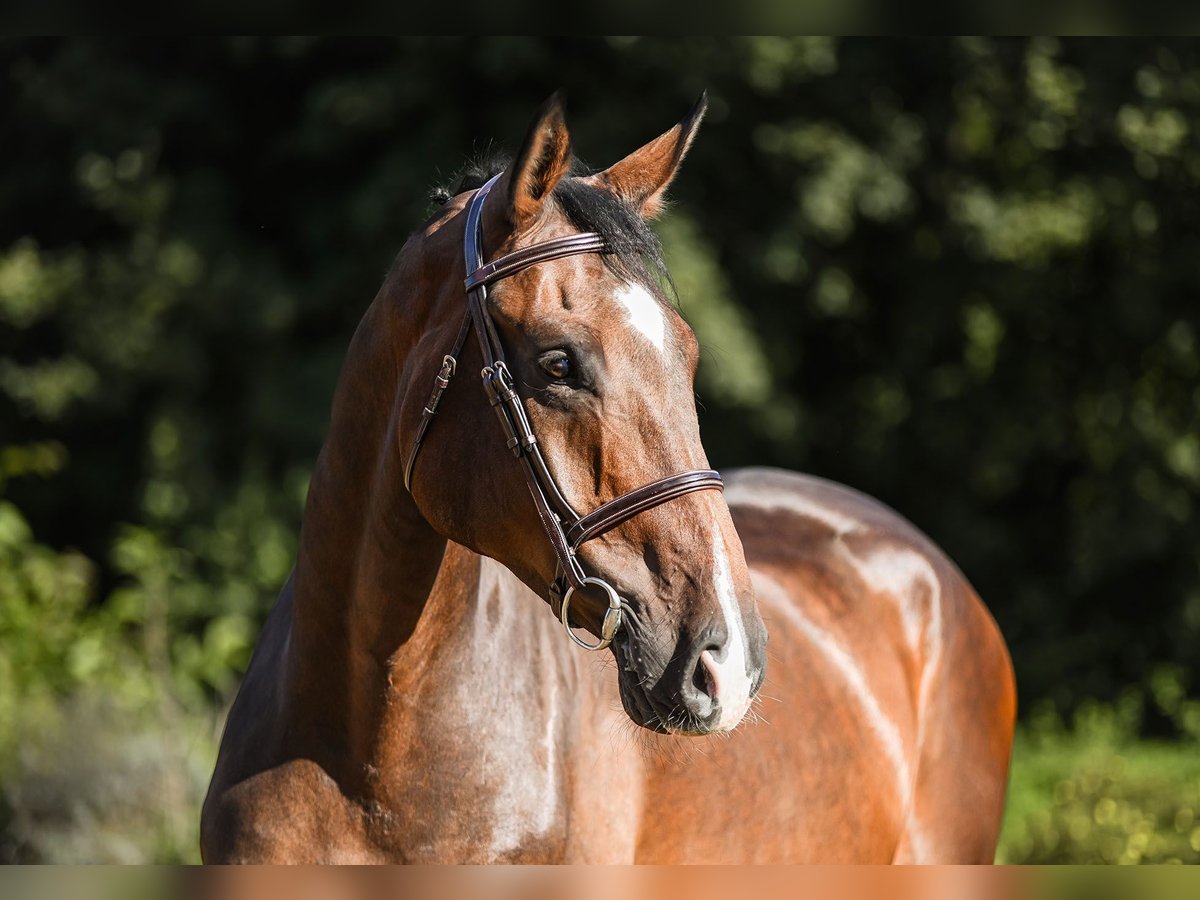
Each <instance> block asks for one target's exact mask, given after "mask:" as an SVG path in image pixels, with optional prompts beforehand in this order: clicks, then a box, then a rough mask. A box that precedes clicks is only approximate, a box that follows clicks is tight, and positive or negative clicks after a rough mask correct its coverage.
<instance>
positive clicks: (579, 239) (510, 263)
mask: <svg viewBox="0 0 1200 900" xmlns="http://www.w3.org/2000/svg"><path fill="white" fill-rule="evenodd" d="M606 249H607V245H606V244H605V242H604V238H602V237H601V236H600V235H598V234H594V233H592V232H584V233H582V234H571V235H567V236H566V237H561V238H555V239H554V240H552V241H544V242H543V243H541V244H534V245H533V246H532V247H523V248H522V249H520V250H514V251H513V252H512V253H506V254H505V255H504V256H502V257H500V258H499V259H496V260H493V261H492V262H490V263H487V264H486V265H481V266H479V267H478V268H477V269H475V271H474V272H472V273H471V274H470V275H468V276H467V280H466V282H465V283H466V286H467V290H468V291H473V290H475V289H476V288H478V287H485V286H487V285H489V284H491V283H492V282H494V281H499V280H500V279H501V278H507V277H508V276H509V275H515V274H516V273H517V272H520V271H521V270H522V269H528V268H529V267H530V266H532V265H535V264H536V263H542V262H549V261H550V260H552V259H561V258H562V257H564V256H574V255H575V254H577V253H603V252H604V251H605V250H606Z"/></svg>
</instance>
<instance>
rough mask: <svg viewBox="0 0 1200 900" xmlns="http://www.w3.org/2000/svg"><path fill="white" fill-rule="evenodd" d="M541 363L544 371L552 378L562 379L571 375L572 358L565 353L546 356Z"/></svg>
mask: <svg viewBox="0 0 1200 900" xmlns="http://www.w3.org/2000/svg"><path fill="white" fill-rule="evenodd" d="M539 365H541V367H542V371H543V372H545V373H546V374H547V375H549V376H550V377H551V378H556V379H558V380H559V381H562V380H564V379H566V378H570V377H571V358H570V357H569V356H567V355H566V354H565V353H557V354H554V355H553V356H545V357H543V358H542V359H541V360H540V362H539Z"/></svg>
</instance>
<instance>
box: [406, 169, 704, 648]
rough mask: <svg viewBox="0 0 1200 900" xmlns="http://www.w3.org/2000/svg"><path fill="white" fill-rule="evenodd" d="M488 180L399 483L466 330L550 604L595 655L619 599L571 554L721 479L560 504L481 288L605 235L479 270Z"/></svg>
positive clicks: (669, 483)
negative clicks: (579, 622) (541, 544)
mask: <svg viewBox="0 0 1200 900" xmlns="http://www.w3.org/2000/svg"><path fill="white" fill-rule="evenodd" d="M499 177H500V176H499V175H496V176H494V177H493V178H492V179H491V180H490V181H488V182H487V183H486V184H485V185H483V186H482V187H481V188H479V189H478V190H477V191H476V192H475V196H474V197H472V198H471V203H470V205H469V206H468V207H467V228H466V235H465V237H464V239H463V250H464V253H465V257H466V270H467V272H468V273H469V274H468V275H467V278H466V282H465V284H466V289H467V312H466V314H465V315H464V317H463V322H462V326H461V327H460V328H459V330H458V337H457V338H456V339H455V341H454V346H453V348H452V349H451V350H450V352H449V353H447V354H446V355H445V356H443V357H442V364H441V368H440V369H439V371H438V373H437V375H435V376H434V379H433V391H432V392H431V393H430V395H429V401H428V402H427V403H426V404H425V409H424V410H423V411H422V414H421V423H420V425H419V426H418V428H417V436H416V439H415V440H414V442H413V445H412V450H411V451H409V456H408V464H407V465H406V466H405V469H404V486H405V487H406V488H408V489H409V490H411V487H410V485H411V482H412V473H413V467H414V466H415V465H416V462H417V453H418V452H419V451H420V449H421V442H422V441H423V440H424V438H425V434H426V432H427V431H428V430H429V425H430V423H431V422H432V421H433V418H434V416H436V415H437V409H438V404H439V403H440V402H441V399H442V394H443V393H444V392H445V390H446V388H448V387H449V386H450V380H451V379H452V378H453V377H454V373H455V370H456V368H457V367H458V360H459V356H460V354H461V353H462V348H463V344H464V343H465V342H466V339H467V333H468V332H469V331H471V330H472V328H474V331H475V335H476V337H478V339H479V349H480V351H481V352H482V353H483V371H482V376H483V389H484V392H485V393H486V394H487V397H488V401H489V402H490V403H491V405H492V408H493V409H495V411H496V416H497V418H498V419H499V420H500V427H501V428H502V429H503V431H504V436H505V439H506V440H507V442H508V448H509V450H511V451H512V454H513V456H515V457H516V458H517V459H518V460H520V461H521V471H522V472H523V473H524V475H525V483H526V484H527V485H528V487H529V493H530V495H531V496H532V497H533V503H534V506H535V507H536V508H537V513H538V518H539V519H541V522H542V527H543V528H544V529H545V531H546V537H547V538H549V540H550V544H551V546H553V548H554V553H555V556H557V557H558V570H557V572H556V574H555V578H554V582H553V583H552V584H551V585H550V599H551V607H552V608H553V609H554V612H555V614H556V615H557V616H558V617H559V619H560V620H561V621H562V623H563V626H564V627H565V628H566V631H567V634H568V635H569V636H570V638H571V640H573V641H574V642H575V643H576V644H578V645H579V646H581V647H583V648H585V649H587V650H602V649H604V648H605V647H607V646H608V645H609V644H611V643H612V640H613V638H614V637H615V636H616V634H617V631H618V630H619V629H620V627H621V598H620V596H619V595H618V594H617V592H616V590H614V589H613V587H612V585H610V584H609V583H608V582H606V581H604V580H603V579H601V578H595V577H589V576H588V575H586V574H585V573H584V571H583V568H582V566H581V565H580V563H579V559H578V557H577V555H576V554H577V552H578V550H579V548H580V546H581V545H582V544H584V543H585V542H586V541H590V540H592V539H593V538H597V537H600V536H601V535H602V534H605V533H607V532H609V531H611V530H612V529H614V528H616V527H617V526H618V525H620V524H622V523H623V522H627V521H628V520H629V519H632V518H633V517H634V516H636V515H639V514H640V513H643V512H645V511H646V510H648V509H653V508H654V507H656V506H660V505H662V504H663V503H667V502H669V501H671V500H675V499H676V498H678V497H682V496H684V495H685V494H690V493H692V492H694V491H703V490H710V489H715V490H722V489H723V485H722V483H721V476H720V475H718V474H717V473H716V472H715V471H714V470H712V469H694V470H691V471H687V472H680V473H678V474H676V475H669V476H667V477H666V478H660V479H659V480H658V481H653V482H651V483H650V484H646V485H643V486H642V487H640V488H636V489H634V490H632V491H630V492H629V493H627V494H622V495H621V496H620V497H617V498H615V499H613V500H610V501H608V502H607V503H604V504H602V505H601V506H599V507H597V508H596V509H594V510H592V511H591V512H590V513H588V514H587V515H584V516H581V515H579V514H578V513H577V512H575V510H574V509H573V508H572V507H571V504H570V503H568V502H567V499H566V497H564V496H563V494H562V491H560V490H559V489H558V485H557V484H556V483H555V481H554V477H553V476H552V475H551V474H550V470H549V468H548V467H547V466H546V460H545V457H543V456H542V451H541V447H540V445H539V444H538V441H537V438H536V437H535V436H534V433H533V428H532V427H531V426H530V423H529V417H528V416H527V415H526V413H525V406H524V404H523V403H522V402H521V398H520V396H519V395H518V394H517V391H516V385H515V383H514V381H513V376H512V372H511V371H509V368H508V365H507V363H506V362H505V360H504V348H503V346H502V344H501V343H500V335H499V333H498V332H497V331H496V325H495V323H494V322H493V321H492V316H491V313H490V312H489V311H488V305H487V288H488V285H490V284H493V283H495V282H497V281H499V280H500V279H502V278H507V277H508V276H510V275H513V274H515V273H517V272H520V271H521V270H522V269H527V268H529V267H530V266H533V265H537V264H538V263H543V262H548V261H550V260H553V259H561V258H562V257H564V256H573V255H575V254H578V253H605V252H608V248H607V245H606V244H605V241H604V238H603V237H602V236H600V235H598V234H593V233H583V234H573V235H570V236H568V237H562V238H556V239H554V240H550V241H545V242H543V243H540V244H534V245H533V246H531V247H525V248H522V249H520V250H514V251H513V252H512V253H508V254H506V255H504V256H502V257H500V258H499V259H496V260H493V261H492V262H490V263H487V264H486V265H485V264H484V262H483V205H484V201H485V200H486V199H487V196H488V193H489V192H490V191H491V189H492V186H493V185H494V184H495V183H496V181H497V179H499ZM587 585H592V586H594V587H597V588H599V589H600V590H602V591H603V592H604V594H605V596H606V597H607V599H608V608H607V609H606V610H605V611H604V619H603V622H602V624H601V627H600V640H599V641H597V642H596V643H588V642H587V641H584V640H583V639H582V638H580V637H579V636H578V635H577V634H576V633H575V631H574V630H573V629H572V627H571V624H570V605H571V598H572V596H573V595H574V594H575V592H576V591H577V590H580V589H581V588H583V587H585V586H587Z"/></svg>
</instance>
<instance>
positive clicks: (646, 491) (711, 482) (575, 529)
mask: <svg viewBox="0 0 1200 900" xmlns="http://www.w3.org/2000/svg"><path fill="white" fill-rule="evenodd" d="M724 489H725V485H724V483H723V482H722V481H721V476H720V475H718V474H717V473H716V472H715V471H714V470H713V469H696V470H694V471H691V472H681V473H680V474H678V475H669V476H667V477H666V478H660V479H659V480H658V481H652V482H650V484H646V485H643V486H642V487H640V488H636V489H635V490H632V491H630V492H629V493H628V494H622V495H621V496H620V497H617V498H616V499H613V500H609V501H608V502H607V503H605V504H604V505H603V506H599V507H597V508H596V509H594V510H592V511H591V512H590V513H588V514H587V515H586V516H584V517H583V518H582V519H580V520H579V521H578V522H576V523H575V524H574V525H572V526H571V527H570V528H568V529H567V540H568V541H569V542H570V544H571V549H572V550H578V549H579V546H580V545H581V544H583V543H585V542H587V541H590V540H591V539H592V538H596V537H600V535H602V534H604V533H606V532H609V531H612V530H613V529H614V528H616V527H617V526H618V525H620V524H622V523H624V522H628V521H629V520H630V519H632V518H633V517H634V516H636V515H639V514H640V513H644V512H645V511H646V510H648V509H653V508H654V507H656V506H661V505H662V504H664V503H668V502H670V501H671V500H674V499H676V498H678V497H682V496H684V495H685V494H690V493H692V492H693V491H706V490H718V491H721V490H724Z"/></svg>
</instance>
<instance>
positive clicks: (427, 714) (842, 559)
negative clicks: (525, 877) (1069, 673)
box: [201, 96, 1016, 863]
mask: <svg viewBox="0 0 1200 900" xmlns="http://www.w3.org/2000/svg"><path fill="white" fill-rule="evenodd" d="M705 107H706V101H705V98H704V97H703V96H702V97H701V98H700V100H699V101H698V102H697V104H696V106H695V107H694V108H693V109H692V110H691V111H690V112H689V113H688V115H687V116H686V117H685V118H684V119H683V120H682V121H680V122H679V123H678V124H676V125H675V126H674V127H673V128H671V129H670V130H668V131H666V132H665V133H663V134H662V135H660V136H659V137H657V138H655V139H654V140H652V141H650V142H649V143H648V144H646V145H644V146H643V147H641V148H640V149H638V150H635V151H634V152H633V153H631V154H629V155H628V156H626V157H624V158H623V159H622V160H621V161H619V162H617V163H616V164H614V165H612V166H611V167H609V168H607V169H604V170H602V171H598V172H588V171H584V170H582V169H580V167H579V166H578V165H577V163H575V161H574V157H573V154H572V149H571V139H570V134H569V131H568V129H567V126H566V122H565V118H564V114H563V107H562V104H561V101H560V100H559V99H558V97H557V96H555V97H552V98H551V99H550V100H548V101H547V102H546V103H545V104H543V106H542V107H541V108H540V109H539V110H538V111H537V113H536V115H535V116H534V118H533V121H532V123H531V125H530V126H529V128H528V131H527V133H526V135H525V138H524V141H523V142H522V144H521V146H520V150H519V152H518V153H517V154H516V156H515V157H513V158H512V159H511V161H509V162H507V163H500V164H498V165H497V166H495V167H494V168H493V169H491V170H487V171H482V172H476V173H468V175H467V176H466V177H465V178H464V180H463V183H462V184H460V186H459V189H458V190H457V191H456V192H454V195H453V196H450V197H448V199H444V202H443V205H441V206H440V207H439V208H437V209H436V210H435V211H434V213H433V214H432V216H431V218H430V219H429V220H428V221H427V222H426V223H425V224H424V225H423V226H422V227H421V228H420V230H419V231H417V232H416V233H415V234H413V235H412V236H411V237H410V238H409V239H408V240H407V242H406V243H405V244H404V246H403V247H402V249H401V251H400V253H399V254H398V256H397V257H396V261H395V263H394V265H393V267H392V269H391V271H390V272H389V274H388V276H387V278H386V280H385V282H384V284H383V285H382V287H381V289H380V290H379V293H378V294H377V296H376V297H375V299H374V301H373V302H372V303H371V305H370V307H369V308H368V309H367V311H366V313H365V315H364V317H363V319H362V321H361V323H360V325H359V326H358V328H357V330H356V332H355V334H354V336H353V339H352V341H351V344H350V348H349V351H348V354H347V357H346V360H345V363H344V367H343V370H342V372H341V374H340V376H339V380H338V384H337V388H336V391H335V395H334V400H333V408H332V412H331V418H330V424H329V430H328V435H327V439H326V441H325V443H324V446H323V448H322V449H321V452H320V455H319V457H318V460H317V462H316V465H315V467H314V470H313V474H312V479H311V484H310V488H309V492H308V498H307V502H306V507H305V513H304V520H303V525H302V529H301V533H300V539H299V546H298V551H297V557H296V562H295V567H294V569H293V571H292V573H291V575H290V576H289V578H288V580H287V582H286V584H285V585H284V586H283V588H282V591H281V593H280V595H279V598H278V600H277V602H276V604H275V605H274V607H273V608H272V610H271V612H270V614H269V616H268V618H267V620H266V622H265V625H264V627H263V631H262V634H261V636H260V639H259V641H258V643H257V645H256V647H255V650H254V652H253V654H252V657H251V660H250V663H249V666H248V669H247V672H246V675H245V677H244V680H243V682H242V684H241V687H240V690H239V692H238V694H237V696H236V699H235V701H234V703H233V704H232V706H231V708H230V712H229V715H228V718H227V722H226V726H225V730H224V734H223V737H222V740H221V746H220V751H219V755H218V759H217V763H216V768H215V771H214V774H213V777H212V782H211V785H210V787H209V791H208V794H207V797H206V799H205V802H204V807H203V811H202V815H201V852H202V857H203V859H204V860H205V861H206V862H209V863H225V862H328V863H375V862H380V863H390V862H404V863H424V862H454V863H485V862H513V863H557V862H562V863H632V862H637V863H643V862H644V863H683V862H704V863H735V862H736V863H758V862H771V863H792V862H821V863H836V862H864V863H889V862H896V863H910V862H935V863H982V862H990V861H991V860H992V859H993V857H994V854H995V849H996V844H997V840H998V834H999V829H1000V823H1001V818H1002V814H1003V808H1004V795H1005V788H1006V781H1007V771H1008V764H1009V758H1010V753H1011V745H1012V738H1013V729H1014V718H1015V710H1016V698H1015V688H1014V680H1013V673H1012V665H1011V662H1010V659H1009V656H1008V653H1007V650H1006V647H1005V644H1004V641H1003V639H1002V637H1001V635H1000V632H999V629H998V628H997V626H996V624H995V622H994V620H993V619H992V617H991V616H990V614H989V613H988V611H987V609H986V608H985V606H984V605H983V603H982V601H981V600H980V598H979V596H978V595H977V594H976V592H975V591H974V590H973V589H972V587H971V586H970V584H969V583H968V582H967V580H966V578H965V577H964V576H963V574H962V573H961V572H960V571H959V570H958V569H957V568H956V567H955V566H954V564H953V563H952V562H951V561H950V560H949V559H948V558H947V557H946V555H945V554H944V553H943V552H942V551H941V550H939V548H938V547H937V546H935V545H934V544H933V543H932V542H931V541H930V540H929V539H928V538H927V537H925V536H924V535H923V534H921V533H920V532H919V531H918V530H917V529H916V528H915V527H914V526H913V525H911V524H909V523H908V522H907V521H905V520H904V519H903V518H901V517H900V516H899V515H898V514H897V513H895V512H893V511H892V510H890V509H888V508H887V507H885V506H884V505H883V504H881V503H880V502H878V501H876V500H873V499H871V498H869V497H867V496H865V495H863V494H861V493H858V492H856V491H854V490H852V489H850V488H848V487H844V486H840V485H838V484H835V483H832V482H829V481H825V480H822V479H820V478H817V477H813V476H809V475H802V474H797V473H793V472H787V471H783V470H774V469H746V470H741V471H735V472H730V473H726V475H725V478H724V481H722V479H721V477H720V476H718V475H717V473H716V472H713V471H712V470H711V469H710V467H709V463H708V460H707V457H706V455H705V451H704V448H703V446H702V444H701V440H700V434H699V426H698V420H697V412H696V404H695V397H694V394H693V380H694V376H695V372H696V368H697V365H698V360H699V350H698V346H697V341H696V338H695V336H694V335H693V333H692V331H691V330H690V328H689V327H688V326H687V324H686V323H685V322H684V320H683V318H682V317H681V316H680V314H679V312H678V311H677V309H676V308H675V307H674V306H673V305H672V304H671V302H669V297H668V288H667V285H668V284H669V282H667V281H665V280H664V279H666V278H669V275H668V274H667V273H666V272H665V267H664V265H663V261H662V251H661V247H660V245H659V243H658V241H657V239H656V238H655V236H654V232H653V230H652V228H651V225H650V224H649V223H650V221H651V220H652V219H653V218H654V217H655V215H656V214H657V213H658V212H659V211H660V210H661V209H662V208H663V205H664V197H665V191H666V189H667V187H668V185H669V184H670V183H671V181H672V180H673V178H674V177H675V175H676V172H677V170H678V169H679V167H680V164H681V162H682V160H683V158H684V156H685V154H686V153H687V152H688V149H689V147H690V146H691V144H692V141H693V139H694V137H695V136H696V133H697V129H698V127H699V124H700V121H701V119H702V117H703V114H704V111H705ZM464 251H465V254H464ZM489 260H490V261H491V262H490V263H489V262H486V261H489ZM464 309H466V310H467V312H466V314H465V315H464ZM469 333H474V334H475V337H476V341H475V342H467V343H464V339H465V336H466V335H467V334H469ZM448 348H450V349H451V351H452V352H450V353H447V352H446V351H447V349H448ZM476 372H481V373H482V376H481V377H482V379H483V387H484V389H483V390H480V389H478V388H475V387H474V386H473V385H472V384H471V383H470V382H471V381H473V380H474V373H476ZM497 422H499V426H498V425H497ZM722 488H723V490H722ZM589 508H590V509H593V510H595V512H594V513H589V514H586V515H582V516H581V515H579V514H578V513H577V512H576V510H579V509H589ZM600 520H604V521H600ZM589 529H590V533H588V534H586V535H583V534H582V531H588V530H589ZM581 537H582V538H586V539H581ZM547 604H549V606H550V609H549V610H548V609H547V608H546V607H547ZM767 625H769V626H770V643H769V647H770V651H769V654H768V642H767ZM564 626H565V630H564ZM568 638H570V640H568ZM577 644H578V645H582V647H584V648H587V649H581V647H580V646H577ZM587 650H595V651H596V652H592V653H589V652H587ZM768 656H769V659H768ZM768 662H769V665H768Z"/></svg>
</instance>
